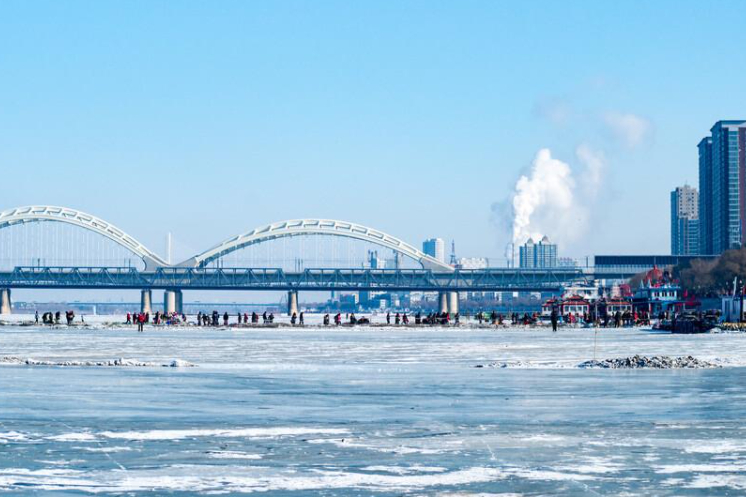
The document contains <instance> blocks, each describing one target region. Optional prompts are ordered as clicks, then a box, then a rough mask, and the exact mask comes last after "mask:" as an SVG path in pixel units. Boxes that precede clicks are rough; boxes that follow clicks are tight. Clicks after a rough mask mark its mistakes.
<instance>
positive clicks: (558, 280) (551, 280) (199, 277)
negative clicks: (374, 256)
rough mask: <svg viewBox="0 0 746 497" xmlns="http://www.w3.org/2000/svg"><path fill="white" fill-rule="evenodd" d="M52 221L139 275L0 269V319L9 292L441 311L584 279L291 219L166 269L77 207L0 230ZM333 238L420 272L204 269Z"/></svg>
mask: <svg viewBox="0 0 746 497" xmlns="http://www.w3.org/2000/svg"><path fill="white" fill-rule="evenodd" d="M41 222H58V223H64V224H68V225H72V226H76V227H79V228H82V229H84V230H88V231H90V232H93V233H97V234H99V235H101V236H103V237H105V238H107V239H109V240H111V241H113V242H114V243H116V244H117V245H119V246H121V247H124V248H125V249H127V250H128V251H129V252H131V253H133V254H135V255H136V256H137V257H139V258H140V259H142V261H143V263H144V267H145V269H144V270H143V271H139V270H137V269H134V268H124V267H67V266H65V267H62V266H59V267H23V266H21V267H15V268H14V269H12V270H11V271H5V272H2V271H0V313H3V312H9V311H10V289H11V288H71V289H72V288H77V289H140V290H142V308H143V309H145V310H147V309H150V306H151V299H152V296H151V292H152V290H154V289H163V290H165V298H164V307H165V308H166V310H178V309H179V308H180V306H181V303H180V302H181V291H182V290H217V289H221V290H226V289H233V290H287V291H288V292H289V295H288V297H289V298H288V301H289V304H290V306H291V308H292V307H293V305H297V292H298V291H299V290H302V291H321V290H345V291H347V290H350V291H407V290H412V291H431V292H439V293H440V295H441V309H445V308H447V309H450V310H451V311H454V312H455V310H456V309H457V308H458V292H460V291H516V290H521V291H554V290H558V289H559V288H561V287H562V286H563V285H567V284H570V283H574V282H577V281H587V280H588V275H587V274H585V273H583V272H582V271H581V270H579V269H562V268H557V269H551V270H547V269H535V270H520V269H505V268H492V269H484V270H458V269H455V268H453V267H451V266H449V265H446V264H444V263H443V262H441V261H439V260H437V259H435V258H433V257H431V256H429V255H427V254H425V253H424V252H422V251H420V250H418V249H416V248H415V247H413V246H412V245H410V244H407V243H406V242H404V241H403V240H401V239H399V238H397V237H394V236H392V235H389V234H387V233H384V232H383V231H380V230H376V229H373V228H369V227H367V226H363V225H360V224H356V223H351V222H347V221H339V220H332V219H294V220H288V221H281V222H278V223H272V224H268V225H265V226H261V227H259V228H256V229H253V230H251V231H248V232H246V233H243V234H240V235H237V236H234V237H232V238H229V239H227V240H224V241H223V242H221V243H219V244H217V245H215V246H213V247H212V248H210V249H208V250H206V251H204V252H202V253H199V254H197V255H195V256H193V257H191V258H189V259H187V260H185V261H182V262H180V263H177V264H169V263H168V262H167V261H165V260H164V259H163V258H161V257H160V256H159V255H157V254H156V253H155V252H153V251H152V250H150V249H148V248H147V247H145V245H143V244H142V243H140V242H139V241H137V240H136V239H135V238H134V237H132V236H130V235H128V234H127V233H126V232H124V231H123V230H122V229H120V228H118V227H116V226H114V225H113V224H111V223H109V222H107V221H104V220H102V219H100V218H98V217H96V216H93V215H91V214H87V213H85V212H82V211H79V210H77V209H71V208H67V207H57V206H26V207H18V208H14V209H9V210H6V211H3V212H0V230H1V229H3V228H7V227H10V226H16V225H23V224H29V223H41ZM298 236H335V237H344V238H348V239H353V240H359V241H362V242H367V243H371V244H375V245H378V246H381V247H384V248H387V249H391V250H393V251H395V252H397V253H399V254H401V255H403V256H405V257H408V258H410V259H412V260H414V261H416V262H417V263H418V264H419V265H420V266H421V269H318V270H317V269H306V270H305V271H296V272H287V271H283V270H282V269H277V268H234V269H223V268H211V267H209V265H210V264H211V263H213V262H215V261H217V260H219V259H220V258H222V257H225V256H226V255H228V254H231V253H233V252H235V251H238V250H241V249H243V248H245V247H249V246H252V245H257V244H261V243H264V242H268V241H271V240H277V239H281V238H291V237H298Z"/></svg>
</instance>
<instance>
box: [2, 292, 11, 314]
mask: <svg viewBox="0 0 746 497" xmlns="http://www.w3.org/2000/svg"><path fill="white" fill-rule="evenodd" d="M10 311H11V305H10V288H0V314H10Z"/></svg>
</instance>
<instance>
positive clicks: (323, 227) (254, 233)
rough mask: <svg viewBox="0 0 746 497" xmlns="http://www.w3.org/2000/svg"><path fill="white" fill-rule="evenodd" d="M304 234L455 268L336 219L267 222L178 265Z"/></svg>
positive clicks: (430, 266) (378, 233)
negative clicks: (359, 243) (372, 246)
mask: <svg viewBox="0 0 746 497" xmlns="http://www.w3.org/2000/svg"><path fill="white" fill-rule="evenodd" d="M304 235H330V236H341V237H345V238H352V239H356V240H361V241H364V242H368V243H373V244H376V245H380V246H382V247H385V248H389V249H391V250H394V251H395V252H399V253H400V254H402V255H405V256H407V257H409V258H411V259H414V260H415V261H417V262H419V263H420V264H421V265H422V267H423V268H424V269H431V270H433V271H445V272H452V271H453V268H452V267H451V266H449V265H447V264H445V263H443V262H440V261H439V260H437V259H435V258H433V257H431V256H429V255H427V254H425V253H424V252H421V251H419V250H417V249H416V248H414V247H413V246H412V245H409V244H408V243H406V242H404V241H402V240H400V239H399V238H396V237H394V236H391V235H388V234H386V233H384V232H383V231H379V230H376V229H373V228H368V227H367V226H363V225H360V224H355V223H350V222H347V221H337V220H333V219H292V220H288V221H280V222H279V223H273V224H268V225H266V226H262V227H260V228H256V229H254V230H251V231H249V232H248V233H244V234H242V235H238V236H235V237H233V238H229V239H228V240H225V241H224V242H222V243H220V244H218V245H216V246H215V247H213V248H211V249H209V250H207V251H205V252H203V253H201V254H198V255H195V256H194V257H192V258H190V259H187V260H186V261H184V262H182V263H180V264H177V266H178V267H196V268H203V267H205V266H207V265H208V264H209V263H210V262H212V261H215V260H217V259H219V258H221V257H223V256H225V255H228V254H230V253H231V252H235V251H236V250H241V249H242V248H244V247H248V246H249V245H254V244H258V243H262V242H267V241H270V240H275V239H278V238H284V237H292V236H304Z"/></svg>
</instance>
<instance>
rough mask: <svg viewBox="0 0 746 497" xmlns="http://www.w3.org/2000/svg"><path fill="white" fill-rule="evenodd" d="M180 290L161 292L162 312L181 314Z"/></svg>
mask: <svg viewBox="0 0 746 497" xmlns="http://www.w3.org/2000/svg"><path fill="white" fill-rule="evenodd" d="M182 305H183V303H182V297H181V290H166V291H165V292H163V312H165V313H166V314H170V313H172V312H182Z"/></svg>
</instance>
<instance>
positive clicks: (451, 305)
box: [448, 292, 458, 316]
mask: <svg viewBox="0 0 746 497" xmlns="http://www.w3.org/2000/svg"><path fill="white" fill-rule="evenodd" d="M457 312H458V292H448V313H449V314H450V315H451V316H453V315H454V314H456V313H457Z"/></svg>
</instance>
